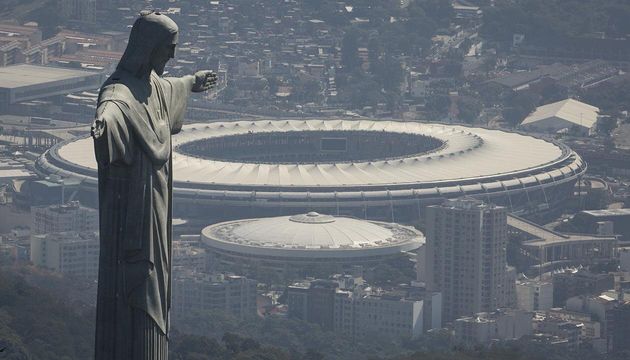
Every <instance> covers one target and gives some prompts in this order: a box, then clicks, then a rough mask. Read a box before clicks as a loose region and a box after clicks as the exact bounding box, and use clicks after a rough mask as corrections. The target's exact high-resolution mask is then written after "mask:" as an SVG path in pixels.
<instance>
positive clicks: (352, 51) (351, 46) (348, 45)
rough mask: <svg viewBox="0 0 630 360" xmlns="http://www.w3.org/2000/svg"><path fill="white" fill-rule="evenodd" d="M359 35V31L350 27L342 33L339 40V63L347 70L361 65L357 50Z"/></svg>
mask: <svg viewBox="0 0 630 360" xmlns="http://www.w3.org/2000/svg"><path fill="white" fill-rule="evenodd" d="M359 37H360V33H359V31H358V30H356V29H355V28H353V27H351V28H349V29H348V30H347V31H346V33H345V34H344V35H343V40H342V41H341V64H342V65H343V67H344V68H346V69H348V70H349V71H353V70H355V69H356V68H358V67H360V66H361V59H359V52H358V50H359Z"/></svg>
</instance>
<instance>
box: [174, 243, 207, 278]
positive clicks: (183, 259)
mask: <svg viewBox="0 0 630 360" xmlns="http://www.w3.org/2000/svg"><path fill="white" fill-rule="evenodd" d="M200 246H201V244H199V243H198V242H197V241H195V242H192V241H185V240H182V239H180V240H175V241H173V253H172V256H173V271H176V269H178V270H180V269H181V270H193V271H198V272H204V271H206V270H207V269H208V256H207V254H206V250H205V249H203V248H202V247H200Z"/></svg>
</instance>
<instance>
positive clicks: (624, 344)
mask: <svg viewBox="0 0 630 360" xmlns="http://www.w3.org/2000/svg"><path fill="white" fill-rule="evenodd" d="M609 318H610V327H609V330H610V337H611V341H612V350H613V351H614V352H621V351H630V341H628V339H630V302H625V303H623V304H621V305H619V306H617V307H616V308H615V309H613V310H611V311H610V317H609Z"/></svg>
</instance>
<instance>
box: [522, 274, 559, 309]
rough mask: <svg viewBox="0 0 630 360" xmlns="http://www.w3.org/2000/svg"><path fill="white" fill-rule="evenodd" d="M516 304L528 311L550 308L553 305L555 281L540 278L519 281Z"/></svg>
mask: <svg viewBox="0 0 630 360" xmlns="http://www.w3.org/2000/svg"><path fill="white" fill-rule="evenodd" d="M516 305H517V308H519V309H521V310H526V311H537V310H547V309H550V308H551V307H552V306H553V283H552V282H551V281H545V280H542V281H541V280H538V279H526V280H519V281H517V282H516Z"/></svg>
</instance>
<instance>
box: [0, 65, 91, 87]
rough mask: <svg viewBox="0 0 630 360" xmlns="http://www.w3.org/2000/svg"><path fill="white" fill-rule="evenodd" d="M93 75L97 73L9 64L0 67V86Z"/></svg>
mask: <svg viewBox="0 0 630 360" xmlns="http://www.w3.org/2000/svg"><path fill="white" fill-rule="evenodd" d="M94 75H99V74H98V73H96V72H90V71H84V70H73V69H65V68H58V67H52V66H38V65H29V64H21V65H11V66H7V67H0V88H9V89H13V88H20V87H24V86H32V85H39V84H46V83H51V82H55V81H63V80H68V79H74V78H78V77H84V76H94Z"/></svg>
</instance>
